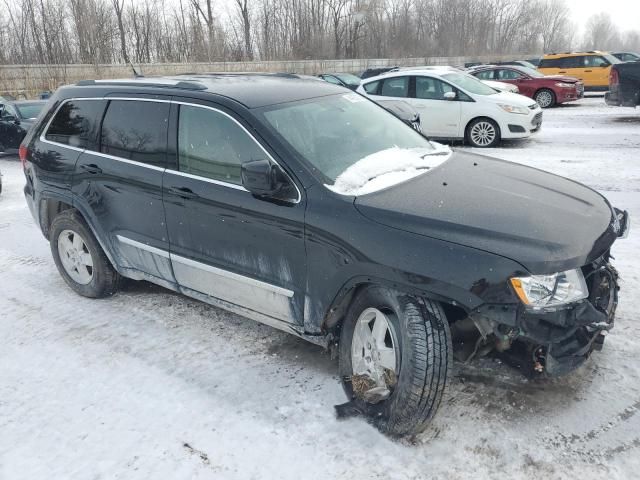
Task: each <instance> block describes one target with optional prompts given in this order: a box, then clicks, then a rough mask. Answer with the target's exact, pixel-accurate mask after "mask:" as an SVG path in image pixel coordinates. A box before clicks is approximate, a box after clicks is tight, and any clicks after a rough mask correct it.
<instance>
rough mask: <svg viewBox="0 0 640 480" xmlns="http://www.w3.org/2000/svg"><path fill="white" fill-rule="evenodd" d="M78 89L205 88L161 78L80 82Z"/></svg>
mask: <svg viewBox="0 0 640 480" xmlns="http://www.w3.org/2000/svg"><path fill="white" fill-rule="evenodd" d="M76 85H77V86H79V87H85V86H88V85H110V86H123V87H158V88H177V89H181V90H206V89H207V87H206V86H205V85H203V84H202V83H199V82H192V81H183V80H170V79H166V78H162V77H156V78H153V77H141V78H140V79H137V80H135V79H134V80H132V79H112V80H80V81H79V82H78V83H76Z"/></svg>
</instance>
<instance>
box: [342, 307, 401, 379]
mask: <svg viewBox="0 0 640 480" xmlns="http://www.w3.org/2000/svg"><path fill="white" fill-rule="evenodd" d="M351 365H352V369H353V375H358V376H365V377H367V378H368V379H370V380H371V381H372V382H373V383H375V386H376V387H385V388H386V387H388V386H389V383H393V382H394V381H395V378H397V375H398V373H399V370H400V351H399V344H398V337H397V335H396V332H395V330H394V327H393V324H392V323H391V322H390V320H389V317H388V316H387V315H386V314H384V313H383V312H381V311H380V310H378V309H377V308H367V309H366V310H365V311H364V312H362V314H361V315H360V317H359V318H358V320H357V322H356V326H355V330H354V332H353V340H352V342H351ZM390 380H391V382H390Z"/></svg>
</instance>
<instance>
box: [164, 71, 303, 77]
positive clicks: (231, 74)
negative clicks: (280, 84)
mask: <svg viewBox="0 0 640 480" xmlns="http://www.w3.org/2000/svg"><path fill="white" fill-rule="evenodd" d="M243 75H244V76H255V77H279V78H301V75H302V74H298V73H293V72H189V73H176V74H175V75H172V77H234V76H243Z"/></svg>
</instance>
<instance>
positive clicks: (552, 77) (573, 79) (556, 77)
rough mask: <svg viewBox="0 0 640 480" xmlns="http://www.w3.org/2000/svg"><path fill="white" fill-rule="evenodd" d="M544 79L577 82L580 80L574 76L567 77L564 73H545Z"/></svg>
mask: <svg viewBox="0 0 640 480" xmlns="http://www.w3.org/2000/svg"><path fill="white" fill-rule="evenodd" d="M543 78H544V79H548V80H555V81H556V82H564V83H578V82H581V80H580V79H579V78H576V77H567V76H566V75H545V76H544V77H543Z"/></svg>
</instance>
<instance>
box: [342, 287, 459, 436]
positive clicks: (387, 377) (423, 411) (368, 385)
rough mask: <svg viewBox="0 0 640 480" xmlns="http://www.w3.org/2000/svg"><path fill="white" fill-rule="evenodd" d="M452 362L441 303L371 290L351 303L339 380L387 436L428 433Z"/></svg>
mask: <svg viewBox="0 0 640 480" xmlns="http://www.w3.org/2000/svg"><path fill="white" fill-rule="evenodd" d="M451 362H452V347H451V334H450V332H449V324H448V323H447V320H446V317H445V315H444V312H443V311H442V308H441V307H440V305H438V304H437V303H435V302H432V301H430V300H426V299H422V298H418V297H414V296H411V295H406V294H402V293H399V292H393V291H391V290H387V289H384V288H381V287H375V286H371V287H366V288H365V289H364V290H363V291H362V292H360V294H359V295H358V296H357V297H356V299H355V300H354V301H353V303H352V304H351V306H350V308H349V312H348V314H347V317H346V318H345V321H344V324H343V326H342V332H341V335H340V360H339V364H340V366H339V370H340V377H341V378H342V382H343V387H344V389H345V392H346V393H347V395H348V396H349V397H350V398H351V399H352V400H355V401H359V402H361V403H364V404H365V405H366V406H367V408H366V413H367V414H368V415H369V416H370V417H371V419H372V421H373V423H374V424H375V425H376V426H377V427H378V428H379V429H380V430H381V431H382V432H384V433H387V434H390V435H394V436H400V435H415V434H418V433H420V432H422V431H424V430H425V429H426V428H427V426H428V424H429V422H430V421H431V419H432V418H433V416H434V415H435V413H436V411H437V409H438V407H439V405H440V402H441V400H442V396H443V394H444V391H445V387H446V385H447V378H448V373H449V369H450V366H451Z"/></svg>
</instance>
